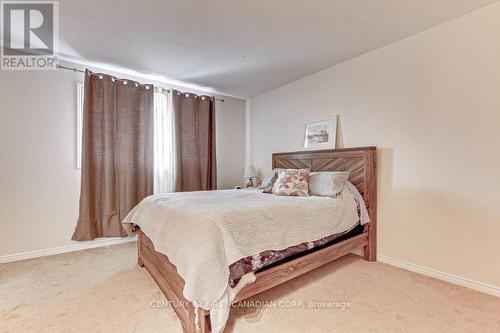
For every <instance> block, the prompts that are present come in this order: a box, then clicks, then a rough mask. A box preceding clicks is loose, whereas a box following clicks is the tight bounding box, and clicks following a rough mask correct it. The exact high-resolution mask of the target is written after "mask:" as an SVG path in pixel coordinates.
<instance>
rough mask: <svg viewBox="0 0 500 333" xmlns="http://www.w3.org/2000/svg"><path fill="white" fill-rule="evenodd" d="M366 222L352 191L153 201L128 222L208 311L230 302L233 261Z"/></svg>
mask: <svg viewBox="0 0 500 333" xmlns="http://www.w3.org/2000/svg"><path fill="white" fill-rule="evenodd" d="M358 221H359V217H358V214H357V203H356V201H355V199H354V197H353V194H352V193H351V192H350V191H348V190H345V191H343V192H342V193H341V194H340V195H338V196H337V197H336V198H331V197H285V196H275V195H273V194H265V193H261V192H260V191H252V190H226V191H204V192H182V193H168V194H161V195H153V196H150V197H147V198H145V199H144V200H142V202H141V203H140V204H139V205H137V206H136V207H135V208H134V209H133V210H132V211H131V212H130V213H129V214H128V215H127V217H126V218H125V219H124V221H123V223H124V224H125V225H126V226H127V224H129V223H135V224H137V225H139V226H140V227H141V229H142V230H143V231H144V233H146V235H147V236H148V237H149V238H150V239H151V240H152V241H153V244H154V246H155V249H156V250H157V251H158V252H161V253H164V254H165V255H166V256H167V257H168V258H169V260H170V261H171V262H172V263H173V264H174V265H175V266H176V267H177V271H178V273H179V275H180V276H181V277H182V278H183V279H184V281H185V282H186V284H185V286H184V296H185V297H186V298H187V299H188V300H190V301H193V302H195V303H198V304H200V306H201V307H202V308H204V309H206V310H208V309H210V308H211V304H214V303H215V302H216V301H218V300H220V299H221V298H223V296H224V297H227V293H228V278H229V266H230V265H231V264H232V263H234V262H236V261H238V260H239V259H241V258H244V257H248V256H253V255H255V254H258V253H260V252H263V251H265V250H281V249H285V248H287V247H290V246H293V245H298V244H300V243H303V242H309V241H314V240H317V239H320V238H323V237H326V236H328V235H331V234H335V233H340V232H344V231H346V230H348V229H350V228H352V227H353V226H354V225H355V224H356V223H357V222H358ZM129 226H130V225H128V227H129ZM127 229H130V228H127ZM251 281H252V280H250V281H249V282H251ZM238 287H241V286H238ZM231 298H234V297H231Z"/></svg>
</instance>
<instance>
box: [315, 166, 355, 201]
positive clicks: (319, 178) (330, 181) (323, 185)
mask: <svg viewBox="0 0 500 333" xmlns="http://www.w3.org/2000/svg"><path fill="white" fill-rule="evenodd" d="M349 174H350V173H349V172H347V171H346V172H344V171H320V172H311V173H310V174H309V195H314V196H317V197H336V196H337V195H338V194H339V193H340V192H342V190H343V189H344V186H345V184H346V183H347V180H348V179H349Z"/></svg>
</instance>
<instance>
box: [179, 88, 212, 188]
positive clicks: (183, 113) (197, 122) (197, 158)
mask: <svg viewBox="0 0 500 333" xmlns="http://www.w3.org/2000/svg"><path fill="white" fill-rule="evenodd" d="M172 111H173V116H174V125H175V151H176V154H175V158H176V185H175V190H176V191H178V192H182V191H203V190H215V189H217V170H216V160H215V99H214V98H213V97H212V98H211V97H208V96H197V95H194V94H185V93H180V92H178V91H173V92H172Z"/></svg>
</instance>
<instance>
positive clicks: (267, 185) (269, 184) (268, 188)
mask: <svg viewBox="0 0 500 333" xmlns="http://www.w3.org/2000/svg"><path fill="white" fill-rule="evenodd" d="M280 171H281V168H275V169H273V170H272V171H271V172H269V173H268V174H267V176H266V177H264V179H262V184H261V185H260V187H259V188H260V189H262V190H264V192H266V193H272V189H273V185H274V182H275V181H276V179H277V178H278V173H279V172H280Z"/></svg>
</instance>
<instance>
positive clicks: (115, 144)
mask: <svg viewBox="0 0 500 333" xmlns="http://www.w3.org/2000/svg"><path fill="white" fill-rule="evenodd" d="M153 107H154V92H153V86H151V85H140V84H138V83H136V82H134V81H130V80H120V79H114V78H112V77H111V76H108V75H103V74H95V73H91V72H90V71H87V73H86V75H85V100H84V113H83V154H82V176H81V192H80V214H79V217H78V223H77V225H76V228H75V232H74V234H73V237H72V239H73V240H91V239H94V238H98V237H115V236H126V235H127V233H126V232H125V230H124V229H123V227H122V224H121V221H122V220H123V218H124V217H125V216H126V215H127V213H128V212H129V211H130V210H131V209H132V208H133V207H134V206H135V205H137V204H138V203H139V201H140V200H142V199H143V198H144V197H146V196H148V195H150V194H152V193H153V163H154V162H153V117H154V114H153Z"/></svg>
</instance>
